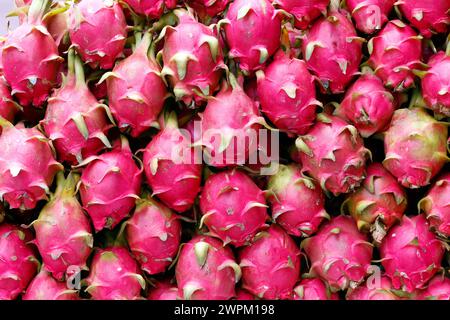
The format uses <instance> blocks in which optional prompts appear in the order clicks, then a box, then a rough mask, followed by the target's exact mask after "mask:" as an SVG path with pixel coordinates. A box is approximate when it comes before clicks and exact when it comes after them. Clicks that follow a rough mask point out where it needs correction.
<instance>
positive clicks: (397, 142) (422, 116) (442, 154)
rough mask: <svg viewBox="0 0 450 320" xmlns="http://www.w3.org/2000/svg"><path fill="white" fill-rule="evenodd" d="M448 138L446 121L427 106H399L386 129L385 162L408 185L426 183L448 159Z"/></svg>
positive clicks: (416, 186)
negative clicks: (433, 115) (441, 119)
mask: <svg viewBox="0 0 450 320" xmlns="http://www.w3.org/2000/svg"><path fill="white" fill-rule="evenodd" d="M446 141H447V127H446V125H445V124H442V123H439V122H438V121H436V120H435V119H434V118H433V117H431V116H430V115H428V114H427V113H426V111H425V110H424V109H422V108H413V109H399V110H397V111H396V112H395V113H394V117H393V119H392V122H391V125H390V127H389V129H388V130H387V131H386V132H385V138H384V148H385V152H386V159H385V160H384V161H383V165H384V167H385V168H386V169H388V170H389V171H390V172H391V173H392V175H393V176H394V177H396V178H397V179H398V181H399V182H400V183H401V184H402V185H403V186H405V187H407V188H418V187H422V186H426V185H428V184H429V183H430V180H431V179H433V177H435V176H436V174H437V173H438V172H439V171H440V170H441V169H442V167H443V166H444V164H445V163H446V161H447V149H446V146H447V142H446Z"/></svg>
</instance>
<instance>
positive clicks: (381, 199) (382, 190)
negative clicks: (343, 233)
mask: <svg viewBox="0 0 450 320" xmlns="http://www.w3.org/2000/svg"><path fill="white" fill-rule="evenodd" d="M406 206H407V199H406V193H405V191H404V190H403V189H402V187H401V186H400V185H399V184H398V182H397V180H396V179H395V178H394V177H393V176H392V175H391V174H390V173H389V172H388V171H387V170H386V169H385V168H384V167H383V166H382V165H381V164H379V163H373V164H371V165H370V166H369V167H368V168H367V177H366V179H365V180H364V183H363V185H362V186H361V187H360V188H359V189H357V190H356V191H355V192H354V193H351V194H349V195H348V197H347V199H346V200H345V201H344V203H343V204H342V211H343V212H348V213H350V215H351V216H352V217H353V219H355V221H356V224H357V225H358V229H360V230H363V231H370V232H371V233H372V237H373V239H374V241H375V243H377V244H379V243H381V240H383V237H384V236H385V235H386V232H387V231H388V230H389V229H390V228H391V227H392V226H393V225H394V224H395V223H396V222H398V221H400V220H401V219H402V216H403V213H404V212H405V210H406Z"/></svg>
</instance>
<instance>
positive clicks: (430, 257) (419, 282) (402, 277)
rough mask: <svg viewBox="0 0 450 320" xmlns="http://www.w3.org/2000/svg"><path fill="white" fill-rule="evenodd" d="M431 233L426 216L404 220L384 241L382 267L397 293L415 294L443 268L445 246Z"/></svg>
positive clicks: (381, 251) (404, 218)
mask: <svg viewBox="0 0 450 320" xmlns="http://www.w3.org/2000/svg"><path fill="white" fill-rule="evenodd" d="M428 229H429V225H428V222H427V220H426V218H425V217H424V216H423V215H418V216H414V217H412V218H409V217H407V216H404V217H403V220H402V223H401V224H400V225H398V226H395V227H394V228H392V229H391V230H390V232H389V233H388V235H387V236H386V237H385V238H384V240H383V243H382V244H381V247H380V256H381V263H382V264H383V267H384V269H385V271H386V275H387V276H389V277H390V278H391V280H392V285H393V287H394V288H395V289H402V290H404V291H407V292H413V291H414V290H415V289H421V288H424V287H425V286H426V284H427V282H428V280H430V279H431V278H432V277H433V276H434V275H435V274H436V272H437V271H438V270H439V269H440V268H441V261H442V258H443V256H444V251H445V250H444V246H443V244H442V243H441V242H440V241H439V240H438V239H437V238H436V236H435V235H434V233H433V232H431V231H429V230H428Z"/></svg>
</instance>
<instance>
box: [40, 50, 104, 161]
mask: <svg viewBox="0 0 450 320" xmlns="http://www.w3.org/2000/svg"><path fill="white" fill-rule="evenodd" d="M68 60H69V62H68V64H69V72H68V74H67V77H65V80H64V83H63V85H62V87H61V88H60V89H58V90H56V91H55V92H54V93H53V95H52V96H51V97H50V98H49V99H48V106H47V111H46V113H45V118H44V120H42V121H41V124H42V127H43V129H44V131H45V133H46V135H47V136H48V137H49V138H50V139H51V140H52V141H53V144H54V146H55V149H56V151H57V154H58V159H59V160H60V161H64V162H67V163H69V164H78V163H81V162H83V159H86V158H88V157H90V156H94V155H96V154H98V153H99V152H100V151H102V150H103V149H105V147H108V148H111V144H110V143H109V141H108V138H107V136H106V135H107V134H108V131H109V129H110V128H111V127H112V125H111V124H110V123H109V121H108V118H107V114H108V112H107V107H106V106H105V105H102V104H100V103H99V102H98V101H97V99H96V98H95V97H94V95H93V94H92V93H91V92H90V91H89V89H88V87H87V85H86V82H85V79H84V72H83V65H82V62H81V60H80V58H79V57H75V56H74V52H73V51H70V52H69V59H68Z"/></svg>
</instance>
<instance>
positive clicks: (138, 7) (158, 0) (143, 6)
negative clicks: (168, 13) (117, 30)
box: [125, 0, 177, 19]
mask: <svg viewBox="0 0 450 320" xmlns="http://www.w3.org/2000/svg"><path fill="white" fill-rule="evenodd" d="M125 3H127V4H128V5H129V6H130V7H131V9H133V11H134V12H136V13H137V14H142V15H145V16H147V17H149V18H150V19H159V18H160V17H161V16H162V15H163V13H164V9H165V8H169V9H172V8H175V6H176V4H177V0H125Z"/></svg>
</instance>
